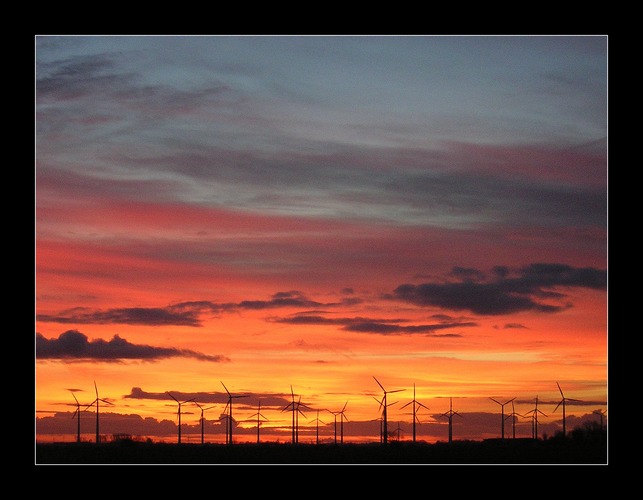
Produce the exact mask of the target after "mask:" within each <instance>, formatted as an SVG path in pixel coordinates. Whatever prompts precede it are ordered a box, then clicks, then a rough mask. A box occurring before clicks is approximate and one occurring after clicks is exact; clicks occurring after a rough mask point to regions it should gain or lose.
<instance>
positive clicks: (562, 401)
mask: <svg viewBox="0 0 643 500" xmlns="http://www.w3.org/2000/svg"><path fill="white" fill-rule="evenodd" d="M563 401H565V400H564V399H562V400H561V401H560V403H558V404H557V405H556V408H554V411H553V412H552V413H556V410H557V409H558V407H559V406H560V405H561V404H562V402H563Z"/></svg>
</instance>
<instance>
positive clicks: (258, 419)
mask: <svg viewBox="0 0 643 500" xmlns="http://www.w3.org/2000/svg"><path fill="white" fill-rule="evenodd" d="M255 416H256V417H257V444H259V427H260V426H261V420H260V419H262V418H263V419H264V420H268V419H267V418H266V417H265V416H264V415H262V414H261V400H260V401H259V408H258V409H257V413H255V414H253V415H251V416H250V417H251V418H252V417H255ZM247 422H251V420H247Z"/></svg>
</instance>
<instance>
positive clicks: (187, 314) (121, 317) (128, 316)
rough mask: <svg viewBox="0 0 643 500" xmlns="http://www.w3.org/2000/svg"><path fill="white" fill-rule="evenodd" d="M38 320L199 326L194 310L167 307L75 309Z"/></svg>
mask: <svg viewBox="0 0 643 500" xmlns="http://www.w3.org/2000/svg"><path fill="white" fill-rule="evenodd" d="M38 320H39V321H45V322H56V323H74V324H129V325H151V326H159V325H183V326H201V323H200V321H199V320H198V318H197V316H196V311H195V310H185V311H182V312H173V311H172V310H171V309H169V308H165V309H163V308H159V307H130V308H117V309H108V310H106V311H86V312H80V311H78V310H76V311H75V312H73V313H72V314H70V315H67V316H65V315H59V316H55V315H48V314H39V315H38Z"/></svg>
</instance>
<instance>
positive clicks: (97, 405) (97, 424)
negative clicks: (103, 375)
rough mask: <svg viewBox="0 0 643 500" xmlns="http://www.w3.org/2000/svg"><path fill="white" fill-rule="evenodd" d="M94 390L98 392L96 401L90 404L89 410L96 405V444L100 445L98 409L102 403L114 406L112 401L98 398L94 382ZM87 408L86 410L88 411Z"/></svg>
mask: <svg viewBox="0 0 643 500" xmlns="http://www.w3.org/2000/svg"><path fill="white" fill-rule="evenodd" d="M94 390H95V391H96V399H94V401H92V402H91V403H89V404H88V405H87V408H90V407H91V406H93V405H94V404H96V443H100V433H99V422H98V407H99V406H100V402H101V401H102V402H103V403H107V404H108V405H112V406H113V405H114V403H112V402H111V401H107V400H106V399H101V398H99V397H98V387H96V381H95V380H94ZM87 408H85V410H86V409H87Z"/></svg>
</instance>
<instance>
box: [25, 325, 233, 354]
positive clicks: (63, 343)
mask: <svg viewBox="0 0 643 500" xmlns="http://www.w3.org/2000/svg"><path fill="white" fill-rule="evenodd" d="M174 357H186V358H195V359H198V360H199V361H211V362H222V361H229V359H228V358H226V357H225V356H210V355H207V354H203V353H200V352H196V351H192V350H189V349H175V348H166V347H154V346H150V345H143V344H132V343H130V342H128V341H127V340H125V339H123V338H121V337H119V336H118V335H114V337H113V338H112V339H111V340H109V341H105V340H103V339H96V340H92V341H89V339H88V337H87V336H86V335H85V334H83V333H81V332H79V331H78V330H67V331H66V332H63V333H61V334H60V336H59V337H58V338H57V339H56V338H52V339H47V338H45V337H44V336H43V335H42V334H41V333H36V358H37V359H57V360H62V361H83V360H94V361H106V362H107V361H122V360H143V361H156V360H160V359H166V358H174Z"/></svg>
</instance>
